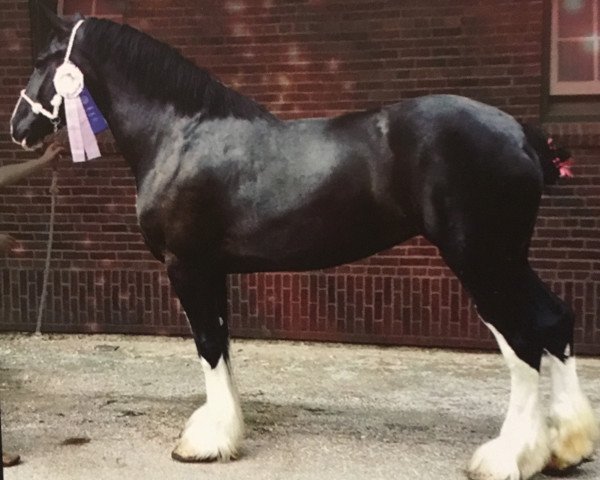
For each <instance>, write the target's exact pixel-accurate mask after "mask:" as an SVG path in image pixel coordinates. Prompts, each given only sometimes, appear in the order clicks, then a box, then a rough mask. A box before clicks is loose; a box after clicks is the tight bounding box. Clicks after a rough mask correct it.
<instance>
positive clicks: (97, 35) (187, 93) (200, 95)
mask: <svg viewBox="0 0 600 480" xmlns="http://www.w3.org/2000/svg"><path fill="white" fill-rule="evenodd" d="M84 43H85V44H86V45H88V46H89V47H88V48H89V51H90V53H91V52H93V55H94V59H95V60H96V61H98V62H107V61H111V62H114V63H116V65H117V66H118V68H119V69H120V71H121V72H122V73H123V74H124V75H125V77H126V78H127V79H128V80H130V81H132V82H135V84H136V86H137V87H138V88H139V89H140V91H141V92H143V93H144V94H145V95H148V97H150V98H154V99H158V100H163V101H166V102H168V103H171V104H173V106H174V107H175V108H176V109H177V110H178V111H180V112H181V113H183V114H187V115H193V114H195V113H198V112H199V111H200V110H205V111H206V113H207V114H208V115H209V116H211V117H227V116H230V115H233V116H235V117H237V118H248V119H252V118H256V117H265V118H275V117H274V116H273V115H272V114H271V113H269V111H268V110H267V109H266V108H265V107H264V106H262V105H260V104H258V103H257V102H255V101H253V100H251V99H249V98H247V97H244V96H243V95H242V94H240V93H238V92H236V91H234V90H232V89H230V88H227V87H226V86H225V85H223V84H222V83H221V82H219V80H217V79H216V78H215V77H214V76H213V75H212V74H211V73H210V72H208V71H207V70H205V69H203V68H200V67H198V66H196V65H195V64H194V63H192V62H191V61H189V60H188V59H186V58H184V57H183V56H182V55H181V54H180V53H179V52H178V51H177V50H175V49H174V48H173V47H171V46H169V45H166V44H164V43H162V42H159V41H158V40H155V39H153V38H152V37H150V36H148V35H146V34H145V33H143V32H140V31H138V30H136V29H134V28H132V27H130V26H128V25H121V24H118V23H115V22H111V21H110V20H104V19H98V18H88V19H87V20H86V22H85V37H84ZM86 50H87V49H86Z"/></svg>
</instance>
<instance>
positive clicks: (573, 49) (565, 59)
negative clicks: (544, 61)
mask: <svg viewBox="0 0 600 480" xmlns="http://www.w3.org/2000/svg"><path fill="white" fill-rule="evenodd" d="M598 94H600V0H552V26H551V55H550V95H565V96H569V95H598Z"/></svg>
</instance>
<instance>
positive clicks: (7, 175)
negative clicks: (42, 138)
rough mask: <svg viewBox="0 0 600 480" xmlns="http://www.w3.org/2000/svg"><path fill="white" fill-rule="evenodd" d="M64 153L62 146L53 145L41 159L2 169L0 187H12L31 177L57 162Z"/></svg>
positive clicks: (0, 170) (0, 171) (0, 169)
mask: <svg viewBox="0 0 600 480" xmlns="http://www.w3.org/2000/svg"><path fill="white" fill-rule="evenodd" d="M63 151H64V148H63V146H62V145H60V144H58V143H52V144H50V146H49V147H48V148H47V149H46V151H45V152H44V154H43V155H42V156H41V157H40V158H37V159H34V160H28V161H26V162H23V163H15V164H12V165H5V166H3V167H0V187H4V186H6V185H12V184H13V183H16V182H18V181H20V180H22V179H24V178H26V177H28V176H29V175H31V174H33V173H35V172H37V171H40V170H42V169H43V168H44V167H46V166H47V165H48V164H50V163H52V162H53V161H55V160H56V158H58V156H59V155H60V154H61V153H62V152H63Z"/></svg>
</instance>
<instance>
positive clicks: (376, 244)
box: [224, 205, 418, 272]
mask: <svg viewBox="0 0 600 480" xmlns="http://www.w3.org/2000/svg"><path fill="white" fill-rule="evenodd" d="M343 210H344V211H326V210H325V211H323V210H322V211H319V212H314V214H313V215H311V214H308V212H302V213H301V214H297V215H293V216H291V217H289V218H286V219H285V220H281V221H275V222H270V223H269V222H266V223H265V224H264V225H262V228H259V229H256V230H255V231H253V232H252V233H251V234H249V235H247V236H243V237H240V238H237V239H236V240H234V241H232V242H226V244H225V246H224V247H225V252H224V253H225V258H226V263H227V268H228V270H229V271H231V272H248V271H274V270H277V271H281V270H314V269H319V268H327V267H331V266H335V265H340V264H342V263H348V262H352V261H355V260H358V259H361V258H364V257H367V256H369V255H372V254H374V253H377V252H379V251H381V250H385V249H387V248H390V247H392V246H394V245H396V244H398V243H401V242H403V241H405V240H407V239H408V238H410V237H412V236H414V235H415V234H417V233H418V231H417V229H416V227H415V226H414V225H413V224H412V223H411V222H410V221H409V220H408V219H407V218H406V217H405V216H403V215H401V214H399V212H398V211H393V210H390V209H382V208H378V209H375V208H368V206H365V205H363V206H358V205H354V206H353V205H348V206H347V207H344V209H343Z"/></svg>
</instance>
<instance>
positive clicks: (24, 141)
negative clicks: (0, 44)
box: [10, 12, 82, 150]
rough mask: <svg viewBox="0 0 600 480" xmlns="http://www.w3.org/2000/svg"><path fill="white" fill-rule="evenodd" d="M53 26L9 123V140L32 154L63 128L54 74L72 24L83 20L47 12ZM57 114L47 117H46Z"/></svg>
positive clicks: (62, 117)
mask: <svg viewBox="0 0 600 480" xmlns="http://www.w3.org/2000/svg"><path fill="white" fill-rule="evenodd" d="M46 15H47V17H48V19H49V20H50V24H51V25H52V31H53V34H52V38H51V40H50V42H49V43H48V45H47V46H46V48H44V49H42V50H41V51H40V53H39V55H38V57H37V59H36V61H35V65H34V70H33V74H32V75H31V77H30V78H29V82H28V83H27V87H26V88H25V90H24V91H23V93H24V94H25V95H23V93H22V94H21V96H20V97H19V100H18V101H17V104H16V106H15V109H14V112H13V115H12V117H11V119H10V132H11V136H12V139H13V141H14V142H15V143H18V144H19V145H21V146H22V147H23V148H25V149H28V150H32V149H35V148H37V147H39V146H40V145H41V143H42V141H43V139H44V138H45V137H46V136H47V135H48V134H50V133H52V132H54V131H55V129H56V127H58V126H60V125H64V124H65V120H64V108H63V107H61V108H60V109H58V111H56V110H57V108H58V107H57V108H55V107H54V105H53V101H54V102H56V97H55V96H56V89H55V88H54V82H53V80H54V74H55V72H56V69H57V68H58V67H59V66H60V65H61V64H62V63H63V61H64V58H65V53H66V51H67V46H68V43H69V35H70V33H71V30H72V29H73V26H74V25H75V23H76V22H77V21H78V20H80V19H81V18H82V17H81V16H77V18H68V19H67V18H60V17H58V16H57V15H56V14H54V13H53V12H46ZM54 112H55V113H56V116H54V115H48V113H50V114H52V113H54Z"/></svg>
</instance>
